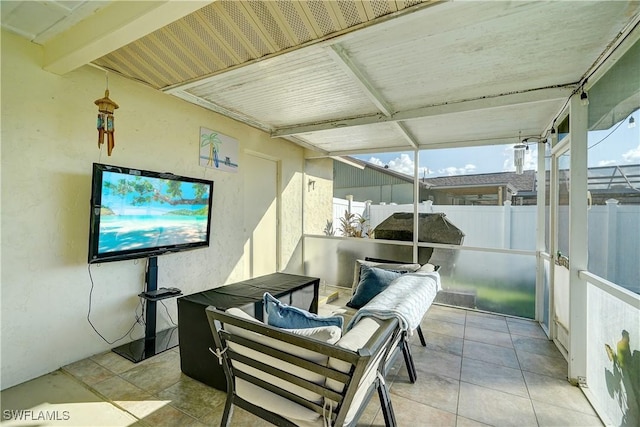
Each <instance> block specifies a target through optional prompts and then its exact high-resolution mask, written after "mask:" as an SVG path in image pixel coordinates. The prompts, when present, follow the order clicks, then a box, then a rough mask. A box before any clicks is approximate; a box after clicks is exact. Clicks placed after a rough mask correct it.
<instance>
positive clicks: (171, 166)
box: [1, 32, 304, 389]
mask: <svg viewBox="0 0 640 427" xmlns="http://www.w3.org/2000/svg"><path fill="white" fill-rule="evenodd" d="M41 64H42V50H41V48H40V47H39V46H37V45H35V44H32V43H29V42H27V41H25V40H23V39H20V38H18V37H17V36H15V35H12V34H10V33H6V32H2V94H1V95H2V122H1V124H2V135H1V137H2V140H1V141H2V142H1V143H2V159H1V162H2V181H1V185H2V186H1V189H2V193H1V196H2V202H1V203H2V204H1V208H2V218H1V221H2V222H1V232H2V234H1V239H2V245H1V250H2V252H1V257H2V258H1V259H2V271H1V278H2V284H1V291H2V293H1V307H2V330H1V332H2V347H1V350H2V383H1V388H2V389H4V388H7V387H9V386H12V385H14V384H17V383H21V382H23V381H26V380H28V379H31V378H34V377H37V376H39V375H41V374H44V373H47V372H50V371H52V370H55V369H57V368H58V367H60V366H64V365H66V364H68V363H71V362H74V361H77V360H80V359H83V358H86V357H88V356H91V355H93V354H96V353H100V352H102V351H106V350H108V349H110V348H112V347H115V346H116V345H118V344H120V343H123V342H126V341H128V340H129V338H128V337H127V338H125V340H124V341H122V342H120V343H118V344H114V345H109V344H107V343H105V342H104V341H103V340H102V339H101V338H100V337H99V336H98V335H97V334H96V333H95V332H94V331H93V330H92V328H91V326H90V325H89V323H88V322H87V320H86V317H87V312H88V310H89V292H90V289H91V288H92V283H93V293H92V306H91V320H92V321H93V323H94V325H95V326H96V328H97V329H98V330H99V331H100V333H101V334H102V335H104V336H105V338H107V339H108V340H114V339H116V338H119V337H121V336H122V335H124V334H125V333H126V332H127V330H128V329H129V328H130V327H131V325H132V324H133V323H134V316H135V314H134V313H135V310H136V307H137V306H138V303H139V299H138V298H137V296H136V295H137V294H138V293H139V292H140V291H141V290H142V289H143V285H144V284H143V277H144V269H145V262H144V260H138V261H122V262H113V263H106V264H102V265H92V266H91V268H90V274H91V276H90V275H89V271H88V268H87V245H88V228H89V221H88V220H89V197H90V183H91V168H92V166H91V165H92V163H93V162H100V163H108V164H115V165H121V166H127V167H135V168H140V169H149V170H157V171H170V172H173V173H175V174H179V175H185V176H194V177H201V178H206V179H211V180H213V181H215V187H214V193H213V197H214V202H213V224H212V230H213V234H212V245H211V247H209V248H207V249H201V250H196V251H190V252H185V253H180V254H171V255H166V256H162V257H159V259H158V264H159V286H176V287H179V288H181V289H182V290H183V292H184V293H186V294H188V293H193V292H197V291H200V290H203V289H208V288H212V287H216V286H220V285H223V284H226V283H231V282H235V281H238V280H242V279H245V278H247V274H248V273H247V272H246V271H245V270H246V268H245V267H244V265H245V262H244V257H245V256H246V255H245V254H244V252H243V247H244V244H245V240H246V236H248V235H250V232H251V230H246V227H245V226H244V224H243V217H244V215H243V210H244V209H254V208H260V207H256V206H245V200H244V197H243V188H245V184H246V183H247V182H248V181H253V182H256V183H259V182H260V178H259V177H257V176H253V174H252V171H251V170H246V169H243V167H242V164H243V158H245V157H246V155H247V154H246V153H247V152H252V153H264V154H265V155H267V156H269V158H271V159H275V160H277V161H278V165H279V166H278V167H279V169H278V171H279V180H280V181H279V187H278V188H279V191H280V201H279V202H280V203H279V206H280V207H281V209H280V230H281V235H280V239H279V240H280V251H279V254H280V260H279V265H280V267H281V269H284V268H287V269H288V270H289V271H292V272H298V273H299V272H301V271H302V266H301V261H300V260H301V256H300V253H299V252H300V238H301V234H302V176H303V167H304V160H303V150H302V149H301V148H300V147H298V146H296V145H293V144H291V143H289V142H287V141H281V140H273V139H271V138H270V137H269V136H268V135H267V134H265V133H264V132H261V131H258V130H256V129H253V128H250V127H247V126H245V125H243V124H241V123H239V122H236V121H233V120H230V119H227V118H225V117H222V116H220V115H217V114H215V113H213V112H210V111H207V110H205V109H203V108H200V107H196V106H193V105H190V104H188V103H186V102H184V101H181V100H178V99H177V98H174V97H172V96H170V95H165V94H162V93H159V92H157V91H155V90H153V89H150V88H148V87H146V86H143V85H140V84H137V83H134V82H131V81H128V80H126V79H123V78H120V77H118V76H116V75H114V74H109V89H110V97H111V98H112V99H113V100H114V101H116V102H117V103H118V104H119V105H120V108H119V109H118V110H116V119H115V124H116V133H115V135H116V138H115V139H116V147H115V149H114V152H113V155H112V156H111V157H107V154H106V147H103V149H102V150H99V149H98V147H97V132H96V130H95V116H96V113H97V107H96V106H95V105H94V103H93V101H94V100H95V99H98V98H101V97H102V96H103V94H104V89H105V73H104V72H103V71H100V70H97V69H95V68H92V67H89V66H85V67H83V68H81V69H78V70H76V71H73V72H71V73H68V74H66V75H64V76H57V75H54V74H51V73H48V72H45V71H43V70H42V66H41ZM200 126H205V127H208V128H210V129H215V130H218V131H220V132H222V133H224V134H227V135H230V136H232V137H234V138H236V139H237V140H238V141H239V142H240V167H239V172H238V173H236V174H233V173H225V172H219V171H214V170H211V169H205V168H202V167H200V166H199V165H198V149H199V143H198V142H199V141H198V139H199V128H200ZM255 243H257V244H259V242H255ZM92 280H93V282H92ZM167 306H168V307H169V311H170V313H171V315H172V317H173V319H174V320H176V319H177V314H176V303H175V299H171V300H168V302H167ZM138 313H139V310H138ZM167 324H168V319H167V316H166V313H164V309H163V307H161V306H160V307H159V309H158V328H159V329H162V328H163V327H166V325H167ZM143 334H144V330H143V327H142V326H140V325H138V326H136V328H135V330H134V333H133V334H132V335H133V336H134V337H136V338H138V337H141V336H142V335H143Z"/></svg>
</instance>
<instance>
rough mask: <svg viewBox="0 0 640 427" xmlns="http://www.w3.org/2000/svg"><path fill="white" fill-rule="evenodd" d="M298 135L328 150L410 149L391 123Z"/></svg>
mask: <svg viewBox="0 0 640 427" xmlns="http://www.w3.org/2000/svg"><path fill="white" fill-rule="evenodd" d="M297 137H299V138H301V139H303V140H305V141H307V142H310V143H312V144H313V145H316V146H317V147H319V148H320V149H323V150H326V151H328V152H337V151H353V150H363V149H368V150H373V149H375V148H376V147H379V148H382V147H397V148H398V149H399V150H400V149H402V150H406V149H408V144H407V140H406V139H405V138H404V137H403V136H402V135H401V134H400V133H399V132H398V129H397V127H395V126H394V125H393V124H391V123H378V124H375V125H369V126H355V127H350V128H337V129H330V130H324V131H321V132H314V133H312V134H300V135H297Z"/></svg>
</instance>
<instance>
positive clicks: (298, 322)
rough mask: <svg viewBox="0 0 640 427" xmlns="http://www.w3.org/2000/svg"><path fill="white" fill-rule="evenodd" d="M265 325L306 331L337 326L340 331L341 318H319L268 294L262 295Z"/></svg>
mask: <svg viewBox="0 0 640 427" xmlns="http://www.w3.org/2000/svg"><path fill="white" fill-rule="evenodd" d="M263 299H264V307H265V309H266V311H267V324H268V325H271V326H275V327H277V328H284V329H306V328H318V327H321V326H337V327H339V328H340V329H342V324H343V323H344V319H343V318H342V316H332V317H320V316H318V315H317V314H313V313H309V312H308V311H307V310H303V309H301V308H297V307H292V306H290V305H287V304H283V303H281V302H280V301H279V300H278V299H277V298H275V297H274V296H273V295H271V294H270V293H269V292H265V293H264V297H263Z"/></svg>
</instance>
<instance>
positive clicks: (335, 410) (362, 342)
mask: <svg viewBox="0 0 640 427" xmlns="http://www.w3.org/2000/svg"><path fill="white" fill-rule="evenodd" d="M233 310H235V311H233ZM207 317H208V319H209V324H210V327H211V330H212V333H213V338H214V341H215V348H213V349H210V350H211V351H212V353H214V354H215V355H216V356H217V360H216V358H215V357H214V358H213V360H212V363H221V364H222V365H223V368H224V372H225V375H226V380H227V400H226V403H225V408H224V414H223V418H222V422H221V424H220V425H221V426H229V425H230V421H231V418H232V414H233V408H234V406H238V407H240V408H242V409H244V410H246V411H249V412H251V413H252V414H255V415H257V416H258V417H260V418H262V419H264V420H267V421H268V422H270V423H272V424H274V425H278V426H300V425H302V426H327V425H328V426H336V427H340V426H352V425H355V424H356V422H357V420H358V418H359V417H360V415H361V413H362V411H363V410H364V409H365V407H366V406H367V403H368V402H369V400H370V399H371V397H372V395H373V394H374V392H375V391H377V393H378V396H379V399H380V403H381V406H382V412H383V415H384V420H385V425H386V426H387V427H395V426H396V420H395V415H394V413H393V407H392V405H391V399H390V395H389V391H388V389H387V386H386V384H385V380H384V375H385V373H386V362H387V360H389V359H390V356H391V353H392V352H394V351H395V350H396V349H397V348H398V342H399V340H400V338H401V334H400V330H399V327H398V326H399V325H398V320H397V319H389V320H378V319H373V318H363V319H361V320H360V321H359V322H358V323H357V324H356V325H354V326H353V327H352V328H351V329H350V330H349V331H348V332H347V333H346V334H345V335H344V336H342V338H340V340H339V341H338V342H337V343H336V344H328V343H326V342H323V341H320V340H317V339H314V338H310V337H306V336H301V335H297V334H295V333H292V332H290V331H289V330H286V329H280V328H275V327H272V326H269V325H266V324H264V323H262V322H259V321H257V320H255V319H253V318H251V317H250V316H248V315H247V314H245V313H243V312H241V311H240V310H239V309H230V310H228V311H226V312H223V311H220V310H217V309H216V308H214V307H208V308H207Z"/></svg>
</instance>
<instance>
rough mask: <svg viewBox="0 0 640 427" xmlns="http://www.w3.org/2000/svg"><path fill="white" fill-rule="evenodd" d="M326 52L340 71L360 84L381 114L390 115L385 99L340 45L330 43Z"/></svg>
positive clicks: (391, 112) (389, 108) (390, 111)
mask: <svg viewBox="0 0 640 427" xmlns="http://www.w3.org/2000/svg"><path fill="white" fill-rule="evenodd" d="M327 52H328V53H329V56H330V57H331V59H333V60H334V62H335V63H336V64H337V65H338V66H339V67H340V68H341V69H342V71H344V72H345V73H346V74H347V75H348V76H349V77H350V78H351V79H352V80H353V81H354V82H356V83H357V84H358V86H360V89H362V91H363V92H364V93H365V95H366V96H367V97H368V98H369V100H371V102H373V103H374V105H375V106H376V107H377V108H378V110H380V111H382V114H384V115H385V116H391V114H393V111H392V110H391V107H390V106H389V104H388V103H387V101H386V100H385V99H384V98H383V97H382V95H381V94H380V92H378V90H377V89H376V88H375V87H373V85H372V84H371V83H370V82H369V79H368V78H367V76H365V75H364V73H363V72H362V71H360V69H359V68H358V67H357V66H356V64H354V63H353V61H351V58H349V55H347V52H345V50H344V49H343V48H342V46H340V45H337V44H334V45H331V46H329V48H328V49H327Z"/></svg>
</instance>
